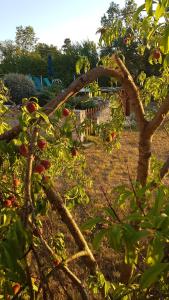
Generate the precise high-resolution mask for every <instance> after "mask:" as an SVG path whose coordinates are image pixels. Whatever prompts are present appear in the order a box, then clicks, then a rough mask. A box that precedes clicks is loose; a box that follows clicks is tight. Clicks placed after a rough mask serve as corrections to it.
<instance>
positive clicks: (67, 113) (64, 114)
mask: <svg viewBox="0 0 169 300" xmlns="http://www.w3.org/2000/svg"><path fill="white" fill-rule="evenodd" d="M62 113H63V116H64V117H67V116H69V115H70V111H69V110H68V109H67V108H64V109H63V112H62Z"/></svg>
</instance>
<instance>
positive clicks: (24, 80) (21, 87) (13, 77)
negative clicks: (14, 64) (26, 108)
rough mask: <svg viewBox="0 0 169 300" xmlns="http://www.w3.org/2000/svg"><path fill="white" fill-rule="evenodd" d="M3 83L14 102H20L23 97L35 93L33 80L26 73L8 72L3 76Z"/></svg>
mask: <svg viewBox="0 0 169 300" xmlns="http://www.w3.org/2000/svg"><path fill="white" fill-rule="evenodd" d="M4 83H5V85H6V86H7V87H8V89H9V91H10V97H11V100H12V101H14V102H15V103H16V104H20V103H21V101H22V99H23V98H29V97H31V96H35V94H36V89H35V85H34V83H33V81H32V80H31V79H30V78H29V77H28V76H26V75H23V74H18V73H9V74H7V75H6V76H5V77H4Z"/></svg>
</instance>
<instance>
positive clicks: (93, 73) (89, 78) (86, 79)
mask: <svg viewBox="0 0 169 300" xmlns="http://www.w3.org/2000/svg"><path fill="white" fill-rule="evenodd" d="M102 76H107V77H115V78H116V79H117V80H118V81H119V82H122V80H123V77H122V75H121V74H120V72H118V71H117V70H113V69H110V68H104V67H102V66H99V67H96V68H94V69H92V70H90V71H88V72H87V73H86V74H83V75H81V76H80V77H79V78H77V79H76V80H75V81H73V82H72V83H71V84H70V85H69V87H68V88H67V89H66V90H65V91H64V92H62V93H60V94H59V95H58V96H57V97H56V98H55V99H53V100H51V101H50V102H49V103H48V104H46V105H45V106H44V112H45V113H46V114H47V115H48V116H50V115H51V114H52V113H53V112H55V110H56V109H57V108H59V107H60V106H61V105H62V104H64V103H65V102H66V101H67V100H68V99H69V98H70V97H72V96H74V95H75V94H77V93H78V92H79V91H80V90H81V89H82V88H83V87H84V86H86V85H87V84H89V83H91V82H93V81H94V80H96V79H97V78H99V77H102ZM21 129H22V128H21V126H20V125H17V126H14V127H13V128H12V129H10V130H8V131H6V132H4V133H3V134H1V135H0V141H2V140H5V141H7V142H9V141H10V140H12V139H13V138H16V137H17V136H18V134H19V133H20V131H21Z"/></svg>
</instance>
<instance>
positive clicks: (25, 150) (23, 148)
mask: <svg viewBox="0 0 169 300" xmlns="http://www.w3.org/2000/svg"><path fill="white" fill-rule="evenodd" d="M19 152H20V154H21V155H22V156H25V157H26V156H28V152H29V151H28V146H27V145H25V144H22V145H20V146H19Z"/></svg>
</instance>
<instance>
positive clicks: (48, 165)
mask: <svg viewBox="0 0 169 300" xmlns="http://www.w3.org/2000/svg"><path fill="white" fill-rule="evenodd" d="M40 163H41V164H42V165H43V166H44V168H45V169H46V170H47V169H49V168H50V167H51V163H50V161H49V160H45V159H44V160H41V161H40Z"/></svg>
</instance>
